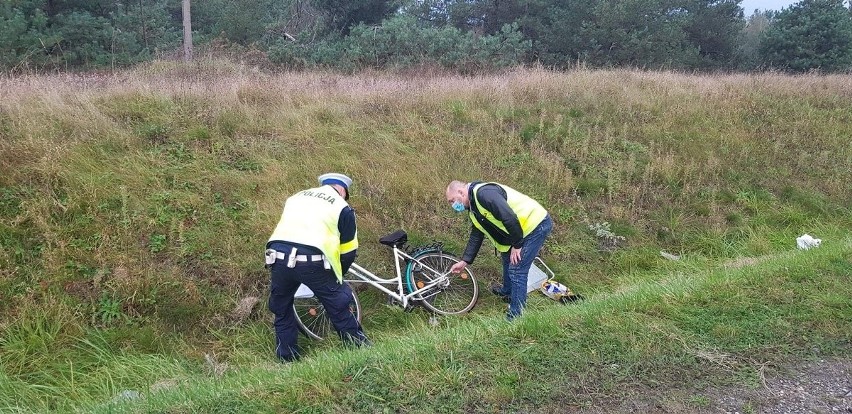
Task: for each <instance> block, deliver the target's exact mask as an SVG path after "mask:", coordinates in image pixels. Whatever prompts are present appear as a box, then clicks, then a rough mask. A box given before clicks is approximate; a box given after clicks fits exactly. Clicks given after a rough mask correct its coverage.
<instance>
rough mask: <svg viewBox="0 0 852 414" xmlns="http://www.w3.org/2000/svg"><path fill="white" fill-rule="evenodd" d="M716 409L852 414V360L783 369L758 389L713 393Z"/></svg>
mask: <svg viewBox="0 0 852 414" xmlns="http://www.w3.org/2000/svg"><path fill="white" fill-rule="evenodd" d="M707 395H709V396H711V401H712V407H714V408H715V409H716V410H715V411H718V412H726V413H747V412H755V413H764V414H788V413H790V414H792V413H852V359H827V360H825V359H823V360H818V361H813V362H803V363H799V364H796V365H795V366H791V367H786V368H782V369H781V370H780V371H779V372H778V373H776V374H773V375H770V376H765V377H764V381H763V386H762V387H760V388H758V389H750V388H746V387H727V388H721V389H710V390H708V392H707Z"/></svg>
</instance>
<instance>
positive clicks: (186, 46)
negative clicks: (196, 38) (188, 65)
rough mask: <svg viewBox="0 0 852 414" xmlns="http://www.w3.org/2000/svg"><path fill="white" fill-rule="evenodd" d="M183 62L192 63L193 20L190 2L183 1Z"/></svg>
mask: <svg viewBox="0 0 852 414" xmlns="http://www.w3.org/2000/svg"><path fill="white" fill-rule="evenodd" d="M183 61H184V62H190V61H192V18H190V14H189V0H183Z"/></svg>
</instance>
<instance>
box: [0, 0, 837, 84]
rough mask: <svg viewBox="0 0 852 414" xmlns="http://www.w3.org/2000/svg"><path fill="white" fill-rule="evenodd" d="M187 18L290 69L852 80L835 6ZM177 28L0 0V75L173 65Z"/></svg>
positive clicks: (205, 32)
mask: <svg viewBox="0 0 852 414" xmlns="http://www.w3.org/2000/svg"><path fill="white" fill-rule="evenodd" d="M191 10H192V11H191V16H192V29H193V38H194V41H195V43H196V45H197V46H199V47H207V48H208V50H227V51H228V53H238V54H240V55H243V56H253V57H255V58H256V57H257V56H260V59H261V60H262V61H263V63H265V64H269V65H277V66H281V67H285V68H288V69H311V68H325V69H335V70H345V71H354V70H361V69H368V68H399V67H403V68H404V67H416V66H440V67H444V68H448V69H451V70H459V71H462V72H475V71H487V70H494V69H499V68H503V67H508V66H513V65H518V64H531V63H540V64H542V65H544V66H547V67H555V68H568V67H572V66H574V65H585V66H587V67H625V66H626V67H640V68H648V69H674V70H690V71H720V70H722V71H731V70H737V71H755V70H767V69H772V70H781V71H789V72H807V71H820V72H826V73H827V72H848V71H849V70H850V69H852V5H849V6H847V5H846V3H845V2H844V1H843V0H801V1H800V2H798V3H796V4H794V5H792V6H790V7H787V8H784V9H782V10H781V11H779V12H775V11H754V13H752V14H750V15H749V16H748V17H745V13H744V10H743V9H742V7H741V6H740V0H596V1H590V0H586V1H574V0H204V1H194V2H192V7H191ZM182 25H183V13H182V7H181V0H125V1H115V0H6V1H4V2H3V3H2V5H0V69H2V70H4V71H12V72H22V71H50V70H78V69H97V68H109V67H112V68H115V67H122V66H128V65H132V64H136V63H139V62H144V61H148V60H151V59H154V58H164V57H165V58H168V57H170V56H177V55H179V54H180V53H181V50H182V42H183V40H182Z"/></svg>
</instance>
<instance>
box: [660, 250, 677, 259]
mask: <svg viewBox="0 0 852 414" xmlns="http://www.w3.org/2000/svg"><path fill="white" fill-rule="evenodd" d="M660 256H663V257H665V258H666V259H669V260H680V256H678V255H674V254H671V253H668V252H665V251H662V250H660Z"/></svg>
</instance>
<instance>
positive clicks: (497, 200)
mask: <svg viewBox="0 0 852 414" xmlns="http://www.w3.org/2000/svg"><path fill="white" fill-rule="evenodd" d="M476 197H477V199H478V200H479V204H481V205H482V207H485V209H486V210H488V211H490V212H491V214H493V215H494V218H496V219H497V220H500V222H501V223H503V226H504V227H506V231H507V232H508V233H509V244H510V245H512V247H515V248H518V249H520V248H521V247H523V245H524V231H523V230H522V229H521V222H520V221H518V216H517V215H516V214H515V212H514V211H513V210H512V208H511V207H509V203H508V202H507V201H506V193H505V192H504V191H503V189H502V188H500V187H499V186H496V185H485V186H482V188H480V189H479V191H478V192H477V193H476Z"/></svg>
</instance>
